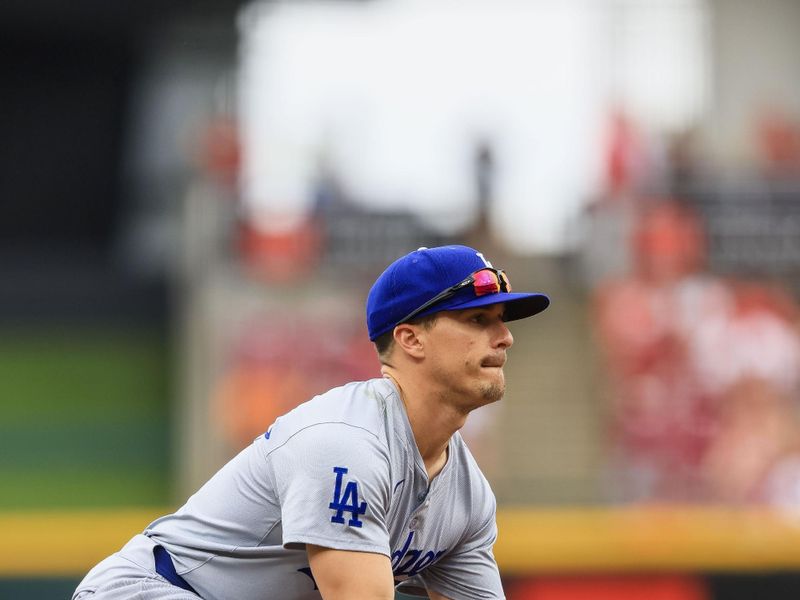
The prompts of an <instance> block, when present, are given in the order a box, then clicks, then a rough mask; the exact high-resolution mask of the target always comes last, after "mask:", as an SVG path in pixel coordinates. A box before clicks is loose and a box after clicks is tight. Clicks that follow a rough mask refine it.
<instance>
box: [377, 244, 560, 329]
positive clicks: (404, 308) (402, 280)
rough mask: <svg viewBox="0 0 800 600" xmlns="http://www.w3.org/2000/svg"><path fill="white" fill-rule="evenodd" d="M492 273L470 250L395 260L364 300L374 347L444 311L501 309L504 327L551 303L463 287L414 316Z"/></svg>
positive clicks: (429, 251) (444, 249)
mask: <svg viewBox="0 0 800 600" xmlns="http://www.w3.org/2000/svg"><path fill="white" fill-rule="evenodd" d="M487 268H493V267H492V265H491V263H489V262H488V261H487V260H486V259H485V258H484V256H483V254H481V253H480V252H478V251H477V250H475V249H474V248H469V247H468V246H441V247H438V248H420V249H419V250H415V251H414V252H411V253H410V254H406V255H405V256H403V257H401V258H399V259H397V260H396V261H394V262H393V263H392V264H391V265H389V266H388V267H387V268H386V270H385V271H384V272H383V273H381V275H380V277H378V279H377V280H376V281H375V283H374V284H373V286H372V289H371V290H370V291H369V295H368V296H367V329H368V331H369V339H370V340H372V341H375V340H376V339H377V338H379V337H380V336H381V335H383V334H384V333H386V332H388V331H391V330H392V329H394V328H395V327H396V326H397V325H399V324H400V323H403V322H405V321H408V320H410V318H409V317H408V315H410V314H413V315H414V318H417V317H424V316H425V315H429V314H432V313H435V312H440V311H443V310H462V309H465V308H476V307H478V306H488V305H490V304H498V303H500V302H504V303H505V305H506V306H505V313H504V315H503V319H504V320H505V321H515V320H517V319H524V318H525V317H530V316H533V315H535V314H537V313H540V312H542V311H543V310H544V309H545V308H547V307H548V306H549V305H550V299H549V298H548V297H547V296H545V295H544V294H539V293H536V292H531V293H521V292H505V291H500V292H497V293H487V294H484V295H477V294H476V293H475V287H474V286H473V285H465V286H464V287H462V288H460V289H458V290H457V291H455V292H454V293H453V294H452V295H449V296H448V297H446V298H443V299H442V300H441V301H437V302H434V303H433V304H432V305H431V306H429V307H427V308H426V309H425V310H422V311H420V312H416V311H417V310H418V309H419V308H420V307H421V306H423V305H424V304H425V303H427V302H430V301H431V300H432V299H434V298H436V297H437V296H438V295H439V294H441V293H442V292H443V291H444V290H447V289H448V288H451V287H452V286H455V285H456V284H458V283H460V282H463V281H464V280H465V279H467V278H469V277H470V275H472V274H473V273H475V272H477V271H480V270H481V269H487Z"/></svg>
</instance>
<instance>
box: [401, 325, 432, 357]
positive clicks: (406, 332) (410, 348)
mask: <svg viewBox="0 0 800 600" xmlns="http://www.w3.org/2000/svg"><path fill="white" fill-rule="evenodd" d="M421 332H422V328H421V327H419V326H418V325H411V324H409V323H403V324H401V325H398V326H397V327H395V328H394V332H393V335H394V343H395V345H396V346H397V347H398V348H399V349H400V350H402V351H403V352H405V353H406V354H407V355H408V356H410V357H412V358H423V357H424V356H425V346H424V344H423V340H422V338H421V337H420V333H421Z"/></svg>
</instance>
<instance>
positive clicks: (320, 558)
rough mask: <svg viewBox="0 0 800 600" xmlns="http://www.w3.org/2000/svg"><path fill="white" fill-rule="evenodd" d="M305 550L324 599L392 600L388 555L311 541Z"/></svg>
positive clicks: (390, 568) (392, 580)
mask: <svg viewBox="0 0 800 600" xmlns="http://www.w3.org/2000/svg"><path fill="white" fill-rule="evenodd" d="M306 551H307V552H308V563H309V565H310V566H311V572H312V573H313V574H314V581H315V582H316V584H317V587H318V588H319V591H320V594H322V597H323V598H324V599H325V600H351V599H352V598H359V599H364V600H394V578H393V576H392V564H391V562H389V557H388V556H384V555H383V554H377V553H374V552H354V551H351V550H333V549H331V548H324V547H322V546H314V545H312V544H306ZM440 598H443V596H441V597H440ZM445 600H446V599H445Z"/></svg>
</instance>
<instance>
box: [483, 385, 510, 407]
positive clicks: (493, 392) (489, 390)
mask: <svg viewBox="0 0 800 600" xmlns="http://www.w3.org/2000/svg"><path fill="white" fill-rule="evenodd" d="M481 388H482V389H481V395H482V396H483V400H484V401H485V403H486V404H492V403H493V402H497V401H499V400H501V399H502V398H503V395H504V394H505V393H506V385H505V382H502V383H499V382H493V383H487V384H484V385H483V386H481Z"/></svg>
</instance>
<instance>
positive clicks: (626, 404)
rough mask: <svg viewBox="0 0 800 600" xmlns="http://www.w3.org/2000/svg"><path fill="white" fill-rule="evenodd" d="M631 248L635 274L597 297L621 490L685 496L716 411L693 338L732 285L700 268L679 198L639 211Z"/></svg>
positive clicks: (627, 494) (628, 494)
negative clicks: (699, 375)
mask: <svg viewBox="0 0 800 600" xmlns="http://www.w3.org/2000/svg"><path fill="white" fill-rule="evenodd" d="M632 248H633V250H632V253H633V257H634V270H633V272H632V273H631V274H630V276H626V277H622V278H619V279H617V280H613V281H609V282H607V283H605V284H604V285H603V286H601V288H600V289H599V290H598V292H597V294H596V297H595V318H596V324H597V329H598V333H599V337H600V343H601V346H602V350H603V352H604V354H605V358H606V362H607V366H608V370H609V374H610V378H611V386H612V397H613V400H612V411H611V413H612V414H611V419H612V423H613V427H612V428H613V438H614V442H615V444H616V445H617V446H618V447H617V448H616V450H617V454H618V456H617V458H618V461H619V464H617V468H618V470H617V474H618V475H620V476H621V478H622V481H620V482H618V483H619V484H620V486H621V487H617V488H616V489H618V490H619V491H620V492H621V494H622V496H623V497H624V498H626V499H638V498H653V497H658V498H672V499H688V498H690V497H692V496H694V495H695V494H696V492H697V490H698V486H697V476H698V467H699V464H700V459H701V457H702V455H703V452H704V450H705V448H706V446H707V443H708V440H709V438H710V435H711V430H712V425H713V417H712V414H713V410H714V407H713V402H712V399H711V398H709V397H708V396H707V394H706V393H705V391H704V390H703V389H702V388H701V386H700V385H699V382H698V381H697V377H696V373H695V369H694V365H693V364H692V356H691V352H690V345H691V342H690V340H691V337H692V335H693V332H694V331H696V330H697V327H698V325H699V324H700V323H702V322H703V321H704V320H705V319H706V318H708V317H709V316H710V315H712V314H713V313H714V312H715V311H717V310H718V309H719V307H720V306H721V305H724V304H725V303H726V302H728V301H729V298H728V292H727V290H726V289H725V287H724V286H723V285H722V284H721V283H720V282H719V281H716V280H715V279H713V278H711V277H709V276H707V275H705V274H703V273H702V271H701V270H700V267H701V265H702V264H703V260H704V256H705V243H704V238H703V235H702V231H701V228H700V224H699V223H698V221H697V219H696V218H695V216H694V214H693V213H692V212H690V211H689V210H688V209H687V208H685V207H683V206H681V205H679V204H677V203H675V202H663V203H660V204H657V205H655V206H653V207H652V208H649V209H648V210H646V211H645V212H643V214H642V215H640V217H639V220H638V222H637V224H636V226H635V231H634V235H633V236H632Z"/></svg>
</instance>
